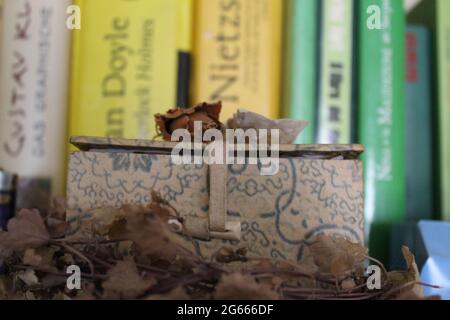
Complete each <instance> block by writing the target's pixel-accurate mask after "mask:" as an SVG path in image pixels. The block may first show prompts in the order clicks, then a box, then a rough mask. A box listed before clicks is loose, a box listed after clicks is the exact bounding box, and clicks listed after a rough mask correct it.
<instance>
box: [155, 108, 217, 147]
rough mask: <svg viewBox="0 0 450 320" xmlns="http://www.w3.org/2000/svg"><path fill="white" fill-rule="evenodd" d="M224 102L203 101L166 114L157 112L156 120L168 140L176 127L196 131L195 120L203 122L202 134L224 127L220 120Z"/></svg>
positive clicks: (160, 130) (162, 134)
mask: <svg viewBox="0 0 450 320" xmlns="http://www.w3.org/2000/svg"><path fill="white" fill-rule="evenodd" d="M221 109H222V103H221V102H217V103H202V104H199V105H198V106H195V107H193V108H190V109H181V108H176V109H172V110H169V111H167V113H166V114H164V115H163V114H160V113H158V114H156V115H155V121H156V126H157V128H158V130H159V133H160V134H161V136H162V137H163V139H164V140H166V141H171V139H172V133H173V132H174V131H175V130H176V129H186V130H188V131H189V132H190V133H191V134H193V133H194V122H195V121H201V122H202V134H203V132H205V131H206V130H208V129H219V130H220V129H222V127H223V125H222V123H221V122H220V121H219V115H220V111H221Z"/></svg>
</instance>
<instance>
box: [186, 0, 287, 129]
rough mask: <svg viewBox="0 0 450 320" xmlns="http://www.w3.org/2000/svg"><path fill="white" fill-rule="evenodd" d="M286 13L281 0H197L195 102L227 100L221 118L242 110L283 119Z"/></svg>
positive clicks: (194, 55) (223, 102)
mask: <svg viewBox="0 0 450 320" xmlns="http://www.w3.org/2000/svg"><path fill="white" fill-rule="evenodd" d="M282 15H283V1H280V0H246V1H235V0H197V1H196V2H195V14H194V17H195V18H194V21H195V26H194V30H195V31H194V32H195V34H194V49H193V57H194V84H193V85H194V88H193V100H194V101H195V102H196V103H198V102H204V101H209V102H214V101H222V104H223V108H222V113H221V120H222V121H226V120H227V119H229V118H230V117H231V116H232V115H233V114H234V113H235V111H236V110H237V109H238V108H243V109H247V110H249V111H253V112H257V113H260V114H262V115H264V116H266V117H269V118H278V117H279V114H280V99H281V95H280V79H281V46H282Z"/></svg>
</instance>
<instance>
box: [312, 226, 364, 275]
mask: <svg viewBox="0 0 450 320" xmlns="http://www.w3.org/2000/svg"><path fill="white" fill-rule="evenodd" d="M309 249H310V252H311V254H312V255H313V257H314V262H315V264H316V265H317V267H318V268H319V271H320V272H323V273H331V274H333V275H334V276H336V277H339V276H342V275H343V274H344V273H346V272H349V271H351V270H354V269H355V267H357V266H361V265H362V263H363V262H364V260H365V259H366V257H367V251H368V250H367V248H365V247H363V246H362V245H360V244H357V243H352V242H350V241H348V240H346V239H344V238H340V237H337V238H331V237H327V236H325V235H317V236H315V237H314V238H313V239H312V244H311V245H310V247H309Z"/></svg>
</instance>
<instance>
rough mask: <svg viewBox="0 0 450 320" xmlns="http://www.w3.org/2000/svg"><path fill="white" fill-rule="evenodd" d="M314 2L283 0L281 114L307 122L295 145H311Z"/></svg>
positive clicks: (315, 45) (315, 40)
mask: <svg viewBox="0 0 450 320" xmlns="http://www.w3.org/2000/svg"><path fill="white" fill-rule="evenodd" d="M318 7H319V6H318V1H317V0H287V1H286V10H285V46H286V47H285V50H284V52H285V57H284V69H285V79H284V82H285V85H284V93H283V100H284V102H283V105H284V108H285V110H284V114H285V116H286V117H288V118H292V119H300V120H307V121H309V125H308V127H307V128H306V129H305V130H304V131H303V132H302V134H301V135H300V137H299V139H298V141H297V143H305V144H310V143H314V142H315V122H316V121H315V115H316V109H315V106H316V95H317V94H316V92H317V90H316V87H317V79H316V78H317V50H318V34H317V32H318V31H317V29H318Z"/></svg>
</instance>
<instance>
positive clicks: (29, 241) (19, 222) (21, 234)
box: [0, 209, 50, 250]
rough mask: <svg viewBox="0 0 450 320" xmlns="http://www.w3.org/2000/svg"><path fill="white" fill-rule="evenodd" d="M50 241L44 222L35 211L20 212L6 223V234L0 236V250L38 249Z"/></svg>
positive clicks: (24, 210)
mask: <svg viewBox="0 0 450 320" xmlns="http://www.w3.org/2000/svg"><path fill="white" fill-rule="evenodd" d="M49 241H50V234H49V233H48V231H47V229H46V227H45V224H44V221H43V219H42V217H41V215H40V214H39V211H37V210H28V209H23V210H21V211H20V212H19V213H18V214H17V215H16V217H14V218H12V219H11V220H10V221H9V223H8V232H5V233H2V234H0V250H2V249H10V250H26V249H29V248H38V247H41V246H43V245H45V244H47V243H48V242H49Z"/></svg>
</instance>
